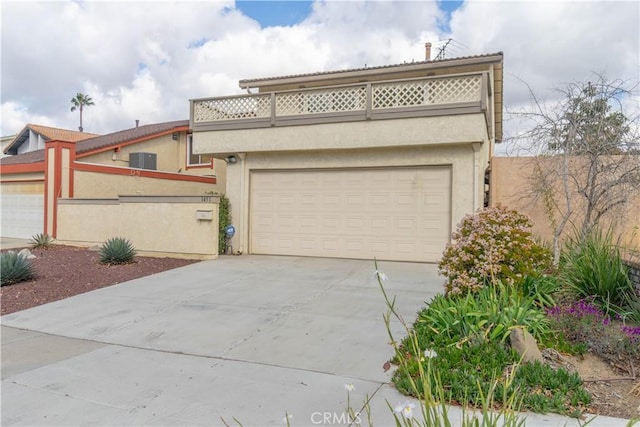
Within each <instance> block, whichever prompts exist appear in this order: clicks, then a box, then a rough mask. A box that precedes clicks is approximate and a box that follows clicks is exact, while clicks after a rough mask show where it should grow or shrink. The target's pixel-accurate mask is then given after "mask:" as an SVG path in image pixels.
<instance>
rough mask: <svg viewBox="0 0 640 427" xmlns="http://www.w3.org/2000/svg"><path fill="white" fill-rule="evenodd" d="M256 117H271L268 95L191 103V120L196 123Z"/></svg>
mask: <svg viewBox="0 0 640 427" xmlns="http://www.w3.org/2000/svg"><path fill="white" fill-rule="evenodd" d="M258 117H260V118H264V117H267V118H268V117H271V96H270V95H247V96H234V97H232V98H211V99H205V100H199V101H195V102H194V103H193V121H194V122H196V123H199V122H215V121H219V120H238V119H250V118H258Z"/></svg>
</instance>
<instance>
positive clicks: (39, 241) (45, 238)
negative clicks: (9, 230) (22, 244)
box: [29, 233, 53, 249]
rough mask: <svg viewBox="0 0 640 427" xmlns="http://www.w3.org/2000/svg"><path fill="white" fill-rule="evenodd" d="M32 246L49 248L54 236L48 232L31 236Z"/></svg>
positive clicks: (34, 247)
mask: <svg viewBox="0 0 640 427" xmlns="http://www.w3.org/2000/svg"><path fill="white" fill-rule="evenodd" d="M29 243H31V246H32V248H33V249H49V247H50V246H51V245H52V244H53V238H52V237H51V236H49V235H48V234H47V233H38V234H36V235H34V236H32V237H31V241H30V242H29Z"/></svg>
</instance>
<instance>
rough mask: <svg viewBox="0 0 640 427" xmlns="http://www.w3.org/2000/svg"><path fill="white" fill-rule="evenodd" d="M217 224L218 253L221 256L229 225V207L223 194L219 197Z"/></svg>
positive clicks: (225, 244) (224, 247)
mask: <svg viewBox="0 0 640 427" xmlns="http://www.w3.org/2000/svg"><path fill="white" fill-rule="evenodd" d="M218 209H219V211H218V212H219V215H218V216H219V223H218V253H219V254H223V253H225V252H226V250H227V234H226V231H227V227H228V226H229V225H231V205H230V203H229V199H228V198H227V196H225V195H224V194H222V195H220V204H219V205H218Z"/></svg>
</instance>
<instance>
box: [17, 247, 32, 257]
mask: <svg viewBox="0 0 640 427" xmlns="http://www.w3.org/2000/svg"><path fill="white" fill-rule="evenodd" d="M18 256H21V257H22V258H24V259H34V258H35V257H36V256H35V255H34V254H32V253H31V251H30V250H29V249H27V248H24V249H22V250H21V251H20V252H18Z"/></svg>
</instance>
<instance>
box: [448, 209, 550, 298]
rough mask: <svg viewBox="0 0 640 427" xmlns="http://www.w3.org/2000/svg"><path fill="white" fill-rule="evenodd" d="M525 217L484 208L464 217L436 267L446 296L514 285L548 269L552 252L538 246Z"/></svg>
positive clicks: (529, 222) (501, 210) (512, 212)
mask: <svg viewBox="0 0 640 427" xmlns="http://www.w3.org/2000/svg"><path fill="white" fill-rule="evenodd" d="M530 228H531V221H530V220H529V219H528V218H527V217H526V216H524V215H522V214H520V213H518V212H516V211H510V210H506V209H503V208H486V209H483V210H480V211H478V212H477V213H476V214H473V215H468V216H466V217H465V218H464V219H463V220H462V221H461V222H460V224H459V225H458V229H457V230H456V232H455V233H454V234H453V236H452V237H453V242H452V243H451V244H449V245H447V247H446V248H445V250H444V253H443V256H442V259H441V260H440V263H439V265H438V267H439V270H440V274H442V275H443V276H444V277H445V278H446V283H445V288H446V291H447V294H449V295H466V294H467V293H468V292H477V291H478V290H480V289H481V288H483V287H484V286H485V285H486V284H487V283H488V282H493V281H502V282H503V283H506V284H513V283H514V282H516V281H519V280H522V279H523V278H524V277H525V276H538V275H540V274H541V273H542V272H544V271H545V270H547V269H548V268H549V267H550V266H551V252H550V251H549V250H548V249H546V248H544V247H542V246H540V245H539V244H537V243H536V242H535V241H534V240H533V238H532V236H531V232H530V231H529V229H530Z"/></svg>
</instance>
